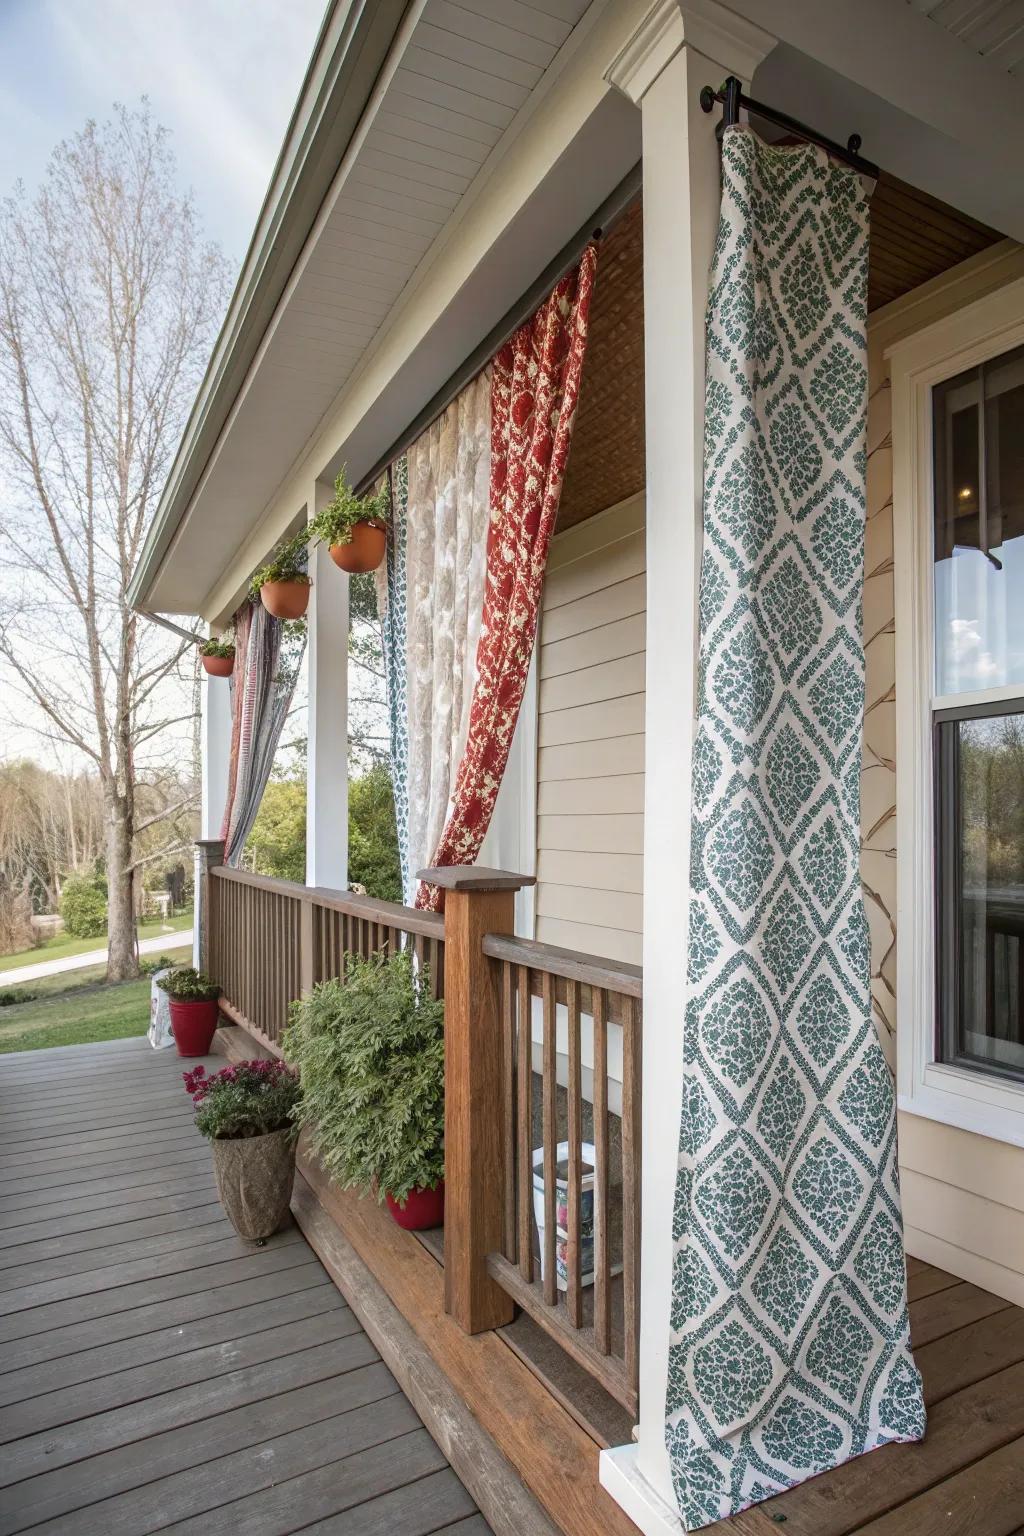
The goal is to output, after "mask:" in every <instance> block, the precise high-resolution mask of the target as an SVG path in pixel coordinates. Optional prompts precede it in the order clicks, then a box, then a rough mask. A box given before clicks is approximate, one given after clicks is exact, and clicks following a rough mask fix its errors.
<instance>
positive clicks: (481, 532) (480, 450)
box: [405, 367, 491, 904]
mask: <svg viewBox="0 0 1024 1536" xmlns="http://www.w3.org/2000/svg"><path fill="white" fill-rule="evenodd" d="M490 476H491V370H490V368H489V367H488V368H485V369H484V371H483V373H481V374H479V375H478V376H477V378H475V379H474V380H473V382H472V383H471V384H469V385H467V386H466V388H465V389H464V390H463V391H462V393H461V395H459V396H458V398H457V399H456V400H454V401H453V402H452V404H451V405H450V406H449V407H448V409H447V410H446V411H445V412H444V414H443V415H442V416H440V417H439V418H438V420H437V421H435V422H432V423H431V425H430V426H429V427H428V428H427V429H426V431H425V432H424V433H423V434H422V435H421V436H420V437H419V438H417V440H416V442H415V443H413V445H412V447H411V448H410V449H409V452H408V477H409V490H408V507H407V514H406V561H407V567H406V593H407V620H406V622H407V627H408V636H407V646H408V651H407V675H406V684H407V709H408V725H409V764H408V800H409V812H408V834H409V872H410V876H414V875H415V872H416V870H417V869H421V868H422V867H423V866H424V865H425V864H427V863H428V862H429V860H430V857H431V855H432V853H433V851H434V849H435V848H436V847H437V844H438V841H439V839H440V837H441V833H442V831H443V830H444V826H445V822H446V820H447V816H448V806H449V801H450V798H451V792H452V788H453V785H454V781H455V773H456V770H457V768H458V765H459V762H460V759H461V757H462V752H463V748H464V746H465V741H466V733H467V730H468V727H469V707H470V703H471V700H472V697H473V683H474V678H475V667H476V650H477V641H478V640H479V637H480V619H481V615H482V612H483V592H484V573H485V568H486V558H487V525H488V520H489V517H490ZM410 885H411V888H407V889H406V891H405V900H406V902H408V903H410V904H411V903H412V901H413V900H414V897H415V891H416V881H415V879H411V882H410Z"/></svg>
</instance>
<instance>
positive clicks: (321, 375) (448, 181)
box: [149, 0, 590, 612]
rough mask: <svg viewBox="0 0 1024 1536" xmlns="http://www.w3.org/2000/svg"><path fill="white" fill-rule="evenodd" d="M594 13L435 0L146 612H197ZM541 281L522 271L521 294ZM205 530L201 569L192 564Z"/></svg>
mask: <svg viewBox="0 0 1024 1536" xmlns="http://www.w3.org/2000/svg"><path fill="white" fill-rule="evenodd" d="M589 4H590V0H529V3H528V4H527V3H519V0H457V3H456V0H427V4H426V6H425V7H424V10H423V13H422V15H421V17H420V19H419V20H418V21H417V22H416V24H415V27H414V28H413V30H412V33H411V36H410V38H409V40H408V43H407V46H406V48H405V51H404V52H403V53H402V55H401V57H400V59H399V62H398V67H397V69H395V70H394V73H393V75H392V77H391V79H390V81H389V83H388V84H387V86H386V89H385V91H384V94H383V98H382V99H381V101H380V103H379V105H378V108H377V110H376V112H375V114H374V116H373V118H372V121H371V123H370V126H369V128H368V130H367V131H366V132H365V136H364V137H363V138H362V141H361V142H358V136H357V146H358V147H354V148H353V149H352V150H350V152H349V165H348V168H347V171H346V172H345V174H344V177H343V182H342V185H341V188H340V191H339V192H338V195H337V197H336V201H335V203H334V205H333V208H331V210H330V212H329V214H328V215H327V217H326V219H325V221H324V223H323V227H322V228H321V230H320V232H319V234H318V235H316V236H315V244H312V245H311V248H310V249H309V252H308V256H307V258H306V260H305V264H304V265H302V264H301V263H300V266H299V269H298V270H297V275H295V276H293V278H292V280H291V282H290V283H289V286H288V288H287V289H286V292H285V296H284V298H283V300H282V302H281V304H280V305H279V307H278V311H277V314H276V315H275V317H274V322H273V323H272V325H271V327H270V328H269V330H268V333H267V335H266V337H265V338H264V342H263V344H262V346H261V348H260V351H259V352H258V354H257V358H256V361H255V363H254V365H253V367H252V368H251V369H250V373H249V376H248V379H247V381H246V384H245V386H244V388H243V390H242V391H241V393H240V395H239V396H238V398H237V400H236V403H235V406H234V408H233V410H232V413H231V415H230V417H229V419H228V423H227V426H226V427H225V429H224V432H223V433H222V435H221V438H220V441H219V442H218V444H217V447H216V448H215V450H214V452H213V454H212V456H211V459H210V462H209V463H208V465H207V468H206V471H205V473H204V475H203V479H202V481H201V482H200V486H199V489H198V491H197V493H196V495H195V497H194V499H193V502H192V505H191V506H190V508H189V510H188V512H187V513H186V515H185V518H184V520H183V522H182V524H181V525H179V529H178V532H177V535H176V537H175V539H174V541H173V543H172V546H171V550H170V551H169V557H168V558H165V560H164V562H163V566H162V569H161V570H160V572H159V574H158V575H157V577H156V580H155V581H154V583H153V585H152V588H151V593H150V597H149V606H151V607H153V608H155V609H157V610H158V611H163V612H192V611H195V610H196V607H197V599H200V598H201V597H202V594H203V593H204V592H205V591H206V589H207V587H208V585H209V582H210V580H211V579H212V578H213V577H215V576H216V574H217V573H218V572H219V570H220V569H222V568H223V567H224V566H226V565H227V564H228V562H229V561H230V559H231V558H232V556H233V555H234V552H235V550H236V549H237V548H238V547H239V545H240V543H241V542H242V541H243V540H244V538H245V537H246V536H247V535H248V534H249V533H250V532H251V530H252V528H253V526H254V524H255V523H256V522H257V521H258V520H259V517H260V515H261V514H262V512H263V509H264V508H265V507H266V505H267V503H268V501H269V500H270V499H271V497H272V496H273V494H274V492H275V491H276V489H277V488H278V486H279V485H280V483H281V480H282V478H283V476H284V475H285V474H286V473H287V471H288V470H289V469H290V468H291V466H292V465H293V464H294V463H295V462H296V460H297V459H298V458H299V456H300V455H301V453H302V451H303V449H304V448H305V447H306V446H307V444H308V442H309V440H310V438H311V437H312V435H313V433H314V431H315V429H316V427H317V426H318V425H319V423H320V422H321V420H322V418H323V417H324V414H325V413H326V411H327V410H328V408H329V407H330V406H331V404H332V403H333V401H334V400H335V397H336V396H337V395H338V393H339V392H340V390H341V389H342V388H343V387H344V385H345V384H346V382H347V381H348V380H349V378H350V377H351V376H352V374H353V372H354V371H355V369H356V368H357V365H358V364H359V362H360V360H361V359H362V358H363V356H364V354H365V353H366V351H367V348H368V347H369V346H370V345H371V343H372V342H373V340H374V338H375V337H376V335H377V333H378V330H379V329H380V327H381V325H382V323H383V322H384V321H385V320H386V318H387V317H388V315H389V314H390V312H391V310H392V308H393V306H394V304H395V301H396V300H397V299H398V297H399V295H400V294H401V293H402V290H403V289H404V288H405V286H406V284H407V283H408V282H409V280H410V278H411V277H412V276H413V274H414V273H415V272H416V270H417V267H418V266H419V264H420V262H421V260H422V258H423V257H424V256H425V254H426V253H427V251H428V250H429V249H430V247H431V245H432V244H433V242H434V241H435V239H436V238H437V236H438V235H439V234H440V233H441V231H442V230H443V229H444V227H445V225H446V223H447V222H448V220H449V219H450V218H451V216H452V214H453V213H454V212H455V210H456V209H457V207H458V205H459V203H460V201H461V199H462V197H463V195H464V194H465V192H466V191H467V189H468V188H469V186H470V184H471V183H472V182H473V180H474V178H475V177H476V176H477V174H478V172H479V171H480V170H481V168H482V167H483V165H484V163H485V161H486V160H487V158H488V156H489V155H490V154H491V152H492V151H493V150H494V148H495V147H496V146H497V145H498V143H499V141H500V140H501V138H502V136H503V134H504V133H505V131H506V130H507V129H508V128H509V127H510V125H511V124H512V122H513V120H514V119H515V117H516V115H517V113H518V112H519V111H520V110H521V109H522V108H523V107H524V106H525V105H526V103H527V101H528V99H529V98H530V96H531V93H532V92H533V90H534V88H535V87H536V86H537V85H538V84H539V82H540V81H541V79H542V77H543V75H544V73H545V71H546V69H547V68H548V66H549V65H550V64H551V62H552V60H553V59H554V58H555V55H556V54H557V52H558V51H559V49H560V48H561V46H562V44H563V43H564V42H565V41H566V39H567V38H568V37H569V35H570V33H571V32H572V31H573V28H574V27H575V26H576V24H577V23H578V22H579V20H580V19H581V17H582V16H583V15H584V13H585V12H586V11H587V9H588V8H589ZM584 217H585V214H584ZM555 249H557V244H556V246H555ZM547 254H548V256H549V257H550V255H553V254H554V250H552V251H550V252H548V253H547ZM542 265H543V263H542ZM535 275H536V274H535V273H524V274H523V277H522V282H521V283H520V290H521V288H522V287H525V286H526V285H527V283H528V282H529V281H530V280H532V278H533V277H534V276H535ZM493 318H494V319H497V318H498V316H497V315H495V316H494V317H493ZM485 329H486V328H485ZM368 467H369V466H368V465H362V464H361V465H353V466H352V469H353V473H355V474H357V475H358V474H359V473H361V472H363V471H365V469H366V468H368ZM298 510H299V508H296V511H298ZM196 517H198V520H199V522H201V523H202V525H203V532H202V536H201V541H200V542H201V544H202V554H201V562H202V571H201V572H200V571H198V570H197V569H196V561H195V558H194V557H193V555H192V554H191V553H190V551H191V550H192V548H193V541H192V538H191V537H190V535H189V528H188V525H189V523H190V522H192V521H193V519H195V518H196ZM211 524H215V525H216V526H215V527H214V526H211ZM197 552H198V551H197Z"/></svg>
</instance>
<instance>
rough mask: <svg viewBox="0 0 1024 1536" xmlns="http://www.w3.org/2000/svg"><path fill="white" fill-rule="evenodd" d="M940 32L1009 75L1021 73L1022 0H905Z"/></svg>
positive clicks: (1023, 68)
mask: <svg viewBox="0 0 1024 1536" xmlns="http://www.w3.org/2000/svg"><path fill="white" fill-rule="evenodd" d="M907 4H908V5H910V6H911V7H912V8H913V9H914V10H915V11H920V12H921V13H922V15H924V16H927V17H928V19H929V20H930V21H933V22H934V23H935V25H936V26H937V27H941V28H942V30H943V31H944V32H950V33H952V35H953V36H954V37H956V38H959V39H960V41H961V42H962V43H965V44H966V45H967V47H968V48H970V49H971V50H972V51H973V52H974V53H978V54H980V55H981V57H982V58H983V59H988V60H989V62H990V63H991V64H994V65H996V66H997V68H999V69H1005V70H1006V71H1007V73H1008V74H1011V75H1024V0H907Z"/></svg>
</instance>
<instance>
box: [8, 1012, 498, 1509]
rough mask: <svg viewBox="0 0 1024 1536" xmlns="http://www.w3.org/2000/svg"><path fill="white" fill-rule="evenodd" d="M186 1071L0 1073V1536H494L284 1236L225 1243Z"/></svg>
mask: <svg viewBox="0 0 1024 1536" xmlns="http://www.w3.org/2000/svg"><path fill="white" fill-rule="evenodd" d="M223 1064H224V1063H223V1061H217V1062H214V1063H211V1065H212V1066H214V1067H216V1066H222V1065H223ZM181 1070H182V1064H181V1062H180V1061H179V1059H178V1058H177V1056H176V1055H175V1054H174V1053H172V1052H161V1053H159V1054H155V1053H154V1052H153V1051H151V1050H150V1048H149V1045H148V1044H147V1042H146V1041H145V1040H138V1041H136V1040H133V1041H111V1042H107V1043H104V1044H101V1045H95V1046H69V1047H64V1048H62V1049H56V1050H49V1051H37V1052H28V1053H25V1054H24V1055H16V1056H0V1128H2V1146H0V1167H2V1174H0V1536H6V1533H10V1532H15V1531H22V1530H26V1529H28V1528H31V1529H32V1531H33V1536H44V1533H46V1536H58V1533H59V1536H97V1533H102V1536H144V1533H148V1532H153V1531H168V1532H170V1531H173V1532H178V1533H185V1532H188V1533H199V1532H202V1533H203V1536H218V1533H229V1532H230V1533H241V1532H244V1533H245V1536H278V1533H281V1536H283V1533H285V1532H293V1531H300V1530H301V1531H306V1532H316V1533H317V1536H321V1533H323V1536H327V1533H335V1532H343V1533H344V1536H429V1533H436V1536H440V1533H442V1532H444V1533H446V1536H488V1526H487V1524H486V1522H485V1521H484V1519H483V1517H482V1516H481V1515H480V1514H479V1513H478V1512H477V1511H476V1509H475V1506H474V1504H473V1501H472V1499H471V1498H470V1497H469V1495H468V1493H467V1492H466V1490H465V1489H464V1488H463V1486H462V1485H461V1483H460V1482H459V1480H458V1479H457V1477H456V1476H455V1474H454V1472H452V1470H451V1468H450V1467H449V1466H448V1465H447V1463H446V1462H445V1459H444V1457H443V1455H442V1454H441V1452H440V1451H439V1450H438V1448H437V1446H436V1445H435V1444H434V1442H433V1440H432V1439H431V1438H430V1436H429V1435H428V1433H427V1432H426V1430H425V1429H424V1428H423V1426H422V1424H421V1422H420V1420H419V1419H418V1417H417V1415H416V1413H415V1412H414V1410H413V1409H412V1407H411V1406H410V1404H409V1403H408V1402H407V1400H406V1399H405V1397H404V1396H403V1395H402V1393H401V1392H400V1391H399V1389H398V1385H397V1383H396V1382H395V1380H394V1378H393V1377H392V1376H391V1374H390V1373H389V1371H388V1370H387V1369H386V1368H385V1366H384V1365H383V1364H382V1363H381V1361H380V1358H379V1356H378V1354H377V1352H376V1350H375V1349H374V1347H373V1345H372V1344H371V1343H370V1341H369V1339H368V1338H367V1337H366V1335H365V1333H363V1331H362V1329H361V1327H360V1325H359V1323H358V1321H357V1320H356V1318H355V1317H354V1315H353V1314H352V1312H351V1311H350V1310H349V1309H348V1307H347V1306H346V1305H345V1303H344V1301H343V1299H342V1298H341V1296H340V1295H339V1294H338V1292H337V1290H336V1289H335V1288H334V1286H333V1285H332V1283H331V1281H330V1280H329V1278H328V1276H327V1274H326V1272H325V1271H324V1270H323V1268H322V1267H321V1265H320V1263H319V1261H318V1260H317V1258H316V1257H315V1255H314V1254H313V1252H312V1250H311V1249H310V1248H309V1247H308V1246H307V1244H306V1242H305V1239H304V1238H303V1237H302V1235H301V1233H300V1232H299V1231H298V1229H297V1228H296V1227H294V1226H293V1227H290V1228H289V1229H288V1230H287V1231H283V1232H281V1233H278V1234H277V1236H275V1237H274V1238H272V1239H271V1241H270V1242H269V1243H268V1244H267V1245H266V1247H265V1248H262V1249H258V1248H256V1247H254V1246H253V1245H250V1244H248V1243H243V1242H242V1241H240V1240H239V1239H238V1238H237V1237H236V1236H235V1235H234V1233H233V1231H232V1229H231V1227H230V1226H229V1224H228V1222H227V1221H226V1219H225V1218H224V1216H223V1215H222V1213H221V1209H220V1206H219V1204H218V1202H217V1196H216V1191H215V1188H214V1184H213V1177H212V1173H211V1168H210V1154H209V1148H208V1147H207V1146H206V1144H205V1143H204V1142H203V1141H202V1140H201V1138H200V1137H199V1136H198V1135H197V1134H196V1132H195V1131H194V1129H193V1128H192V1125H191V1123H190V1119H191V1117H190V1105H189V1101H188V1098H187V1096H186V1094H185V1092H184V1089H183V1087H182V1083H181Z"/></svg>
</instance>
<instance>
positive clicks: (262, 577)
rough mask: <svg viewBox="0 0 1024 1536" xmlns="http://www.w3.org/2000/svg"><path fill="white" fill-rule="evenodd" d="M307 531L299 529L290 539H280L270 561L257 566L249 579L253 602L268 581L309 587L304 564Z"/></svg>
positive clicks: (306, 552)
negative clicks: (297, 583)
mask: <svg viewBox="0 0 1024 1536" xmlns="http://www.w3.org/2000/svg"><path fill="white" fill-rule="evenodd" d="M308 545H309V529H308V527H307V528H300V529H299V531H298V533H294V534H293V535H292V537H291V538H290V539H282V540H281V542H280V543H279V544H278V545H277V547H276V549H275V550H274V552H273V554H272V555H271V556H270V559H269V560H267V561H265V563H264V564H263V565H259V566H257V567H256V569H255V570H254V571H253V573H252V576H251V577H250V578H249V596H250V597H251V598H252V600H253V602H255V601H256V600H257V599H258V597H259V595H260V589H261V588H262V587H265V586H266V584H267V582H268V581H302V582H305V584H306V586H307V587H308V586H309V585H310V579H309V573H308V572H307V570H306V562H307V560H308V558H309V551H308Z"/></svg>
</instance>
